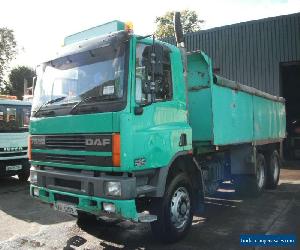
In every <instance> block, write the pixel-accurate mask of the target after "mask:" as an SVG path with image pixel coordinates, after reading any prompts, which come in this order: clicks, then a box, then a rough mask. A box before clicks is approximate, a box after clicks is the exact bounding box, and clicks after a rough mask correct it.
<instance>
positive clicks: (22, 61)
mask: <svg viewBox="0 0 300 250" xmlns="http://www.w3.org/2000/svg"><path fill="white" fill-rule="evenodd" d="M0 6H1V12H0V13H1V14H0V27H7V28H10V29H12V30H14V32H15V37H16V41H17V44H18V56H17V58H16V59H15V60H14V61H13V62H12V63H11V67H15V66H17V65H27V66H30V67H33V68H34V67H35V66H36V65H37V64H39V63H41V62H43V61H45V60H47V59H49V58H51V57H52V56H54V55H55V53H56V52H57V51H58V50H59V48H60V47H61V45H62V44H63V39H64V37H65V36H67V35H70V34H73V33H76V32H79V31H81V30H84V29H87V28H91V27H94V26H97V25H100V24H102V23H105V22H109V21H112V20H121V21H131V22H132V23H133V25H134V33H136V34H140V35H147V34H152V33H153V32H154V30H155V24H154V21H155V18H156V17H157V16H161V15H163V14H164V13H165V12H167V11H174V10H183V9H189V10H194V11H196V13H197V14H198V16H199V18H200V19H203V20H205V23H204V25H203V26H202V29H209V28H213V27H219V26H223V25H227V24H233V23H238V22H243V21H249V20H256V19H261V18H265V17H270V16H278V15H284V14H291V13H296V12H300V0H239V1H238V0H223V1H222V0H181V1H176V0H151V1H147V2H146V1H137V0H135V1H131V0H111V1H103V0H102V1H100V0H84V1H79V0H73V1H71V0H0Z"/></svg>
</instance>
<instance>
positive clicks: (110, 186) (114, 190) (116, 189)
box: [105, 181, 122, 196]
mask: <svg viewBox="0 0 300 250" xmlns="http://www.w3.org/2000/svg"><path fill="white" fill-rule="evenodd" d="M105 194H106V195H108V196H121V195H122V192H121V182H119V181H107V182H105Z"/></svg>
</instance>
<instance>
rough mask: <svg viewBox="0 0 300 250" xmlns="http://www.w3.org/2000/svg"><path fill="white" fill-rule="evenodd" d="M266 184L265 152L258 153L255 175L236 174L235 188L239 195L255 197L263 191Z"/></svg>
mask: <svg viewBox="0 0 300 250" xmlns="http://www.w3.org/2000/svg"><path fill="white" fill-rule="evenodd" d="M265 184H266V161H265V157H264V155H263V154H260V153H259V154H257V157H256V171H255V174H254V175H236V176H234V185H235V190H236V192H237V194H238V195H242V196H250V197H255V196H258V195H260V194H261V193H262V191H263V189H264V187H265Z"/></svg>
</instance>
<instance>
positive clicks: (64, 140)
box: [45, 136, 86, 150]
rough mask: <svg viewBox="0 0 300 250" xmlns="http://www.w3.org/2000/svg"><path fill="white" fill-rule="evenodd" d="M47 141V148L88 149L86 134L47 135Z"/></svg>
mask: <svg viewBox="0 0 300 250" xmlns="http://www.w3.org/2000/svg"><path fill="white" fill-rule="evenodd" d="M45 142H46V143H45V144H46V149H77V150H85V149H86V145H85V137H84V136H46V138H45Z"/></svg>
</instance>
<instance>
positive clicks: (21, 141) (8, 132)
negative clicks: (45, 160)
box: [0, 96, 31, 181]
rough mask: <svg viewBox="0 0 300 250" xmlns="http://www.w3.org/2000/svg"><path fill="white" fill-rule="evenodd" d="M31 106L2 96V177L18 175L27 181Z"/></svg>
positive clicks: (0, 122)
mask: <svg viewBox="0 0 300 250" xmlns="http://www.w3.org/2000/svg"><path fill="white" fill-rule="evenodd" d="M30 110H31V104H30V103H29V102H24V101H19V100H16V97H13V96H0V166H1V167H0V177H7V176H13V175H18V177H19V179H20V180H21V181H27V179H28V177H29V173H30V172H29V169H30V165H29V162H28V156H27V143H28V129H29V120H30Z"/></svg>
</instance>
